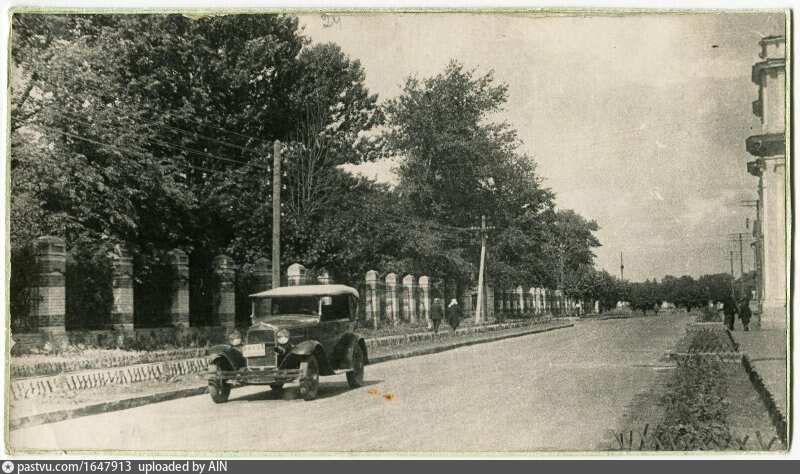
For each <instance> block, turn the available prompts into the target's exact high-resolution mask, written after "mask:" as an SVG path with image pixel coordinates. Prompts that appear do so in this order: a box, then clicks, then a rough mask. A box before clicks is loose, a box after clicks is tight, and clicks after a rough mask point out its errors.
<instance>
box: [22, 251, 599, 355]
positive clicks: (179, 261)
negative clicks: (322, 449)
mask: <svg viewBox="0 0 800 474" xmlns="http://www.w3.org/2000/svg"><path fill="white" fill-rule="evenodd" d="M34 248H35V257H36V267H35V272H36V279H35V281H36V285H35V287H34V288H32V292H33V296H34V298H33V308H32V316H33V318H34V320H35V322H36V325H37V330H36V332H32V333H22V334H20V333H14V334H13V336H12V338H13V340H14V342H15V343H16V344H18V345H19V346H20V347H24V348H42V347H43V346H45V345H46V344H57V345H59V346H63V345H65V344H75V345H84V346H87V347H93V346H101V347H130V346H132V345H134V346H135V345H136V344H139V345H143V344H144V345H148V344H150V345H153V346H157V345H158V344H162V345H163V344H174V345H179V346H184V345H192V344H204V343H206V342H218V341H222V340H224V338H225V335H226V333H227V332H228V331H229V330H230V329H232V328H233V327H234V326H235V325H236V313H237V311H236V310H237V307H236V303H237V299H236V284H235V281H236V280H235V272H234V267H235V263H234V261H233V260H232V259H231V258H230V257H228V256H226V255H218V256H216V257H215V258H214V259H213V260H212V262H211V267H212V271H213V275H214V278H213V284H212V285H211V288H209V291H210V292H211V296H212V297H211V301H212V304H211V306H212V308H211V320H212V321H211V323H210V325H208V326H203V327H194V326H192V325H191V318H190V317H189V314H190V309H191V308H190V288H189V285H190V278H189V263H190V262H189V256H188V255H187V254H186V253H185V252H184V251H182V250H180V249H174V250H172V251H170V252H169V253H168V255H169V264H170V266H171V267H172V268H173V270H174V271H173V272H172V274H173V281H172V282H171V284H169V285H168V288H169V297H168V298H169V301H167V302H165V303H168V304H165V305H164V307H165V310H164V311H165V314H163V315H157V316H158V318H157V319H158V320H159V324H157V325H158V326H161V327H157V328H139V327H136V321H135V318H134V314H135V310H136V308H135V305H136V298H135V294H134V292H135V288H134V285H133V281H134V278H135V275H134V268H133V264H132V260H131V257H130V254H129V253H128V252H127V251H126V250H125V249H123V248H117V249H116V251H115V252H114V255H112V263H113V276H112V282H111V283H112V290H113V291H112V295H113V305H112V311H111V320H110V321H109V323H108V328H107V329H105V330H98V331H75V330H69V331H67V330H66V326H65V320H66V308H65V272H66V265H65V259H66V245H65V243H64V240H63V239H61V238H58V237H52V236H46V237H41V238H39V239H37V240H36V242H35V245H34ZM271 268H272V263H271V262H270V261H269V260H267V259H265V258H262V259H259V260H257V261H256V262H255V264H254V265H253V271H252V274H253V275H254V276H255V277H256V289H257V291H263V290H266V289H269V288H270V287H271V281H270V280H268V279H266V278H261V277H259V276H264V275H270V274H271ZM286 278H287V281H288V284H289V285H304V284H310V283H319V284H329V283H333V279H332V278H331V276H330V274H329V273H328V272H327V271H326V270H325V269H321V270H319V271H309V270H308V269H306V268H305V267H304V266H303V265H301V264H299V263H295V264H292V265H290V266H289V267H288V269H287V272H286ZM354 286H356V287H357V289H358V291H359V293H360V296H361V298H360V299H361V304H360V312H361V316H362V317H364V318H365V319H366V320H368V321H370V322H371V325H372V326H373V327H375V328H378V327H379V325H385V324H389V325H395V324H398V323H400V322H408V323H417V322H424V321H428V320H429V318H430V310H431V306H432V305H433V304H434V303H435V302H438V304H440V305H441V307H442V309H444V308H445V307H446V306H447V305H448V302H450V301H452V300H455V301H457V302H458V308H459V312H460V316H461V317H462V318H468V317H473V316H474V315H475V311H476V303H477V290H476V288H474V287H473V286H469V285H458V284H457V283H456V282H455V281H453V280H443V279H435V278H431V277H429V276H427V275H419V276H417V275H411V274H405V275H398V274H396V273H393V272H389V273H379V272H378V271H376V270H371V271H368V272H366V274H365V275H364V278H363V279H361V281H360V282H358V283H357V284H355V285H354ZM485 305H486V306H485V312H484V314H485V320H484V321H482V322H484V323H485V322H489V321H490V320H492V319H499V320H502V319H503V318H504V317H506V316H518V315H526V316H529V317H537V316H544V315H557V316H565V315H573V314H575V313H577V312H578V311H579V309H578V308H579V307H580V306H582V307H583V308H591V307H593V302H591V301H582V302H579V301H578V300H576V299H573V298H570V297H567V296H565V295H563V294H562V292H561V291H560V290H551V289H548V288H543V287H540V286H531V285H517V286H516V287H514V288H507V289H504V288H498V287H495V286H493V285H491V284H489V285H487V286H486V298H485ZM240 309H241V308H240Z"/></svg>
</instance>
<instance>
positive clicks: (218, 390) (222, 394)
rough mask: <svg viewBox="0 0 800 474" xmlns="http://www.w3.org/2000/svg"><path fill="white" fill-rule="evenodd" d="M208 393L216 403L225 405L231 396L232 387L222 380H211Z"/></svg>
mask: <svg viewBox="0 0 800 474" xmlns="http://www.w3.org/2000/svg"><path fill="white" fill-rule="evenodd" d="M208 393H209V394H210V395H211V399H212V400H214V403H225V402H227V401H228V397H229V396H230V394H231V386H230V385H228V384H226V383H225V382H222V381H220V380H211V381H209V382H208Z"/></svg>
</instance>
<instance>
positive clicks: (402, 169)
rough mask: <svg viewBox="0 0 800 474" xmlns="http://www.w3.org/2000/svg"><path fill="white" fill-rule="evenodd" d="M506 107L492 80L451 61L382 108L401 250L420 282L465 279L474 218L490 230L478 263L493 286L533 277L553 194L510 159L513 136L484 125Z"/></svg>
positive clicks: (522, 161) (475, 246) (520, 160)
mask: <svg viewBox="0 0 800 474" xmlns="http://www.w3.org/2000/svg"><path fill="white" fill-rule="evenodd" d="M506 99H507V87H506V86H505V85H503V84H496V83H495V79H494V76H493V74H492V73H491V72H489V73H486V74H483V75H479V74H477V73H476V71H474V70H467V69H465V68H464V66H463V65H461V64H459V63H458V62H455V61H452V62H450V63H449V64H448V65H447V67H446V68H445V69H444V71H443V72H442V73H440V74H437V75H435V76H433V77H430V78H427V79H422V80H420V79H418V78H416V77H410V78H409V79H407V81H406V83H405V85H404V87H403V93H402V94H401V95H400V96H399V97H397V98H396V99H393V100H391V101H390V102H389V103H388V104H387V105H386V107H385V116H386V126H387V128H386V133H385V134H384V137H385V140H386V147H387V151H388V152H389V153H391V154H394V155H396V156H399V157H400V158H401V163H400V165H399V167H398V170H397V171H398V174H399V177H400V184H399V185H398V189H397V192H398V194H399V195H400V196H401V197H402V199H403V201H404V202H405V211H406V214H407V215H408V216H409V218H410V222H411V223H412V224H411V225H410V226H409V227H408V232H409V233H410V234H411V235H409V236H408V237H409V239H408V241H407V245H408V246H409V247H410V248H407V249H406V250H407V251H408V254H410V255H413V256H414V258H415V259H416V260H418V261H419V262H420V264H421V265H422V267H423V268H424V270H425V272H426V273H428V274H432V275H444V274H448V275H456V276H457V277H458V278H459V279H460V280H462V281H464V282H467V281H470V280H471V279H472V277H473V275H474V272H475V270H476V265H477V263H478V262H477V257H478V255H479V248H480V247H479V240H478V239H477V236H476V234H475V233H470V232H468V231H465V229H468V228H469V227H471V226H475V225H477V224H478V223H479V222H480V216H481V215H485V216H487V219H488V221H489V223H490V225H492V226H493V227H494V228H495V229H496V231H495V232H494V233H493V234H492V236H491V242H492V244H491V247H490V252H489V253H488V256H487V262H488V264H487V268H488V269H489V270H488V273H489V274H490V277H491V278H492V279H493V281H494V282H495V283H497V284H506V285H508V284H511V283H512V280H515V279H516V280H518V281H520V282H521V281H526V282H527V281H531V280H530V277H531V276H533V275H534V274H535V273H536V270H535V268H536V265H535V264H533V263H534V262H532V258H533V257H529V256H531V255H535V254H536V252H535V250H536V249H537V248H540V247H541V244H540V242H541V239H537V237H538V236H540V235H541V232H542V231H541V229H540V228H541V226H540V225H539V224H540V223H541V219H542V218H541V214H542V213H543V212H544V211H546V210H550V209H552V207H553V203H552V199H553V195H552V193H551V192H550V191H549V190H547V189H545V188H543V187H542V186H541V179H540V178H539V177H538V175H537V174H536V172H535V165H534V163H533V161H532V160H531V159H530V158H529V157H527V156H525V155H521V154H519V153H518V152H517V148H518V147H519V140H518V139H517V136H516V132H515V131H514V130H513V129H511V128H510V127H509V126H508V124H507V123H497V122H492V121H491V118H492V116H493V115H494V114H496V113H497V112H499V111H500V110H501V109H502V105H503V103H504V102H505V101H506ZM421 229H425V231H426V232H428V235H427V236H423V235H420V233H419V232H418V231H419V230H421Z"/></svg>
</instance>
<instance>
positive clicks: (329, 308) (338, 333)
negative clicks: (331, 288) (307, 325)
mask: <svg viewBox="0 0 800 474" xmlns="http://www.w3.org/2000/svg"><path fill="white" fill-rule="evenodd" d="M328 298H330V299H329V300H328ZM322 300H323V301H322V315H321V316H320V323H319V326H317V328H316V331H315V334H314V335H312V337H314V336H316V337H314V339H316V340H317V342H319V343H320V344H322V348H323V349H324V350H325V354H326V355H327V356H328V359H329V360H332V359H333V355H334V350H335V348H336V344H337V343H338V342H339V340H340V339H341V337H342V334H344V333H346V332H347V331H348V330H349V328H350V324H351V322H350V299H349V296H348V295H335V296H326V297H323V298H322ZM326 303H330V304H326Z"/></svg>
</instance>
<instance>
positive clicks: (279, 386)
mask: <svg viewBox="0 0 800 474" xmlns="http://www.w3.org/2000/svg"><path fill="white" fill-rule="evenodd" d="M269 388H271V389H272V391H273V392H278V393H280V392H282V391H283V384H282V383H271V384H269Z"/></svg>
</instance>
